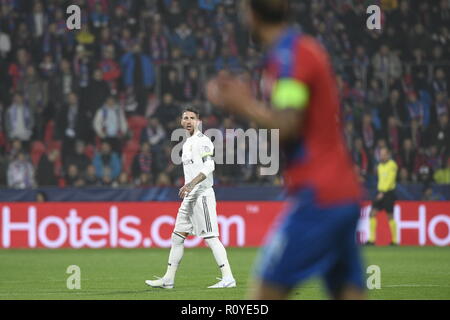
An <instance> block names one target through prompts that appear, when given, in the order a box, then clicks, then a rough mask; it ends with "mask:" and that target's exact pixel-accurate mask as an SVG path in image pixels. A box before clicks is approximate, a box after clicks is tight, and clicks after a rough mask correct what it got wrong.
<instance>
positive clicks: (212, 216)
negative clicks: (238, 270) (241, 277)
mask: <svg viewBox="0 0 450 320" xmlns="http://www.w3.org/2000/svg"><path fill="white" fill-rule="evenodd" d="M193 210H194V213H193V216H192V222H193V229H194V233H195V234H196V235H198V236H200V237H202V238H203V239H204V240H205V243H206V244H207V245H208V247H209V248H210V249H211V251H212V253H213V256H214V259H215V260H216V263H217V266H218V267H219V269H220V272H221V274H222V278H221V281H219V282H218V283H216V284H215V285H213V286H211V287H210V288H230V287H235V286H236V280H235V279H234V277H233V273H232V271H231V267H230V263H229V261H228V256H227V251H226V249H225V247H224V246H223V244H222V242H221V241H220V239H219V226H218V223H217V213H216V199H215V196H214V193H213V192H211V193H209V192H207V193H205V194H204V195H202V196H200V197H199V198H198V200H197V203H196V205H195V206H194V209H193Z"/></svg>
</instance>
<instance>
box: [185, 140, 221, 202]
mask: <svg viewBox="0 0 450 320" xmlns="http://www.w3.org/2000/svg"><path fill="white" fill-rule="evenodd" d="M213 153H214V145H213V143H212V142H211V140H210V139H209V138H208V137H207V136H205V135H204V134H203V133H201V132H199V131H196V132H195V133H194V134H193V135H192V136H191V137H189V138H187V140H186V142H185V143H184V145H183V154H182V158H181V159H182V161H183V171H184V180H185V183H189V182H191V181H192V180H193V179H194V178H195V177H197V176H198V175H199V174H200V172H202V173H204V174H205V176H206V179H205V180H203V181H202V182H200V183H199V184H197V185H196V186H195V188H194V190H193V191H192V192H191V193H197V192H198V191H200V192H201V191H204V190H206V189H209V188H211V187H212V186H213V171H214V161H213V160H212V156H213Z"/></svg>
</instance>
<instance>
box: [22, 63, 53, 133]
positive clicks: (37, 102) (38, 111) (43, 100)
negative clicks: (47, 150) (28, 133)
mask: <svg viewBox="0 0 450 320" xmlns="http://www.w3.org/2000/svg"><path fill="white" fill-rule="evenodd" d="M18 90H19V91H20V92H22V94H23V96H24V100H25V101H26V103H27V105H28V107H30V110H31V112H32V113H33V116H34V119H35V129H36V133H37V137H38V139H40V138H42V136H43V127H44V123H43V120H44V118H43V113H44V110H45V109H46V108H47V103H48V100H47V98H48V93H47V87H46V85H45V82H43V81H42V80H41V79H40V77H39V75H38V74H37V73H36V69H35V68H34V67H33V66H28V67H27V69H26V72H25V75H24V76H23V77H22V78H21V79H20V81H19V83H18Z"/></svg>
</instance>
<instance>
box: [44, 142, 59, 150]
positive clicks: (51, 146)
mask: <svg viewBox="0 0 450 320" xmlns="http://www.w3.org/2000/svg"><path fill="white" fill-rule="evenodd" d="M47 147H48V149H49V150H59V151H61V148H62V142H61V141H57V140H53V141H49V142H47Z"/></svg>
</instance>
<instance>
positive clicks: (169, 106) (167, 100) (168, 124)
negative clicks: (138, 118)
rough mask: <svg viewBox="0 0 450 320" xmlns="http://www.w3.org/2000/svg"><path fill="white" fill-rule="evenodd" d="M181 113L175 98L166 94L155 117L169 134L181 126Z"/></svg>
mask: <svg viewBox="0 0 450 320" xmlns="http://www.w3.org/2000/svg"><path fill="white" fill-rule="evenodd" d="M180 112H181V109H180V108H179V107H178V105H177V104H175V102H174V101H173V96H172V95H171V94H170V93H166V94H165V95H164V96H163V101H162V104H161V105H159V106H158V109H157V110H156V114H155V117H156V118H158V119H159V121H160V122H161V124H162V125H163V126H164V128H165V129H166V131H167V132H172V130H174V129H176V128H178V127H179V126H180V124H179V122H178V118H179V117H180V116H181V115H180Z"/></svg>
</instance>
